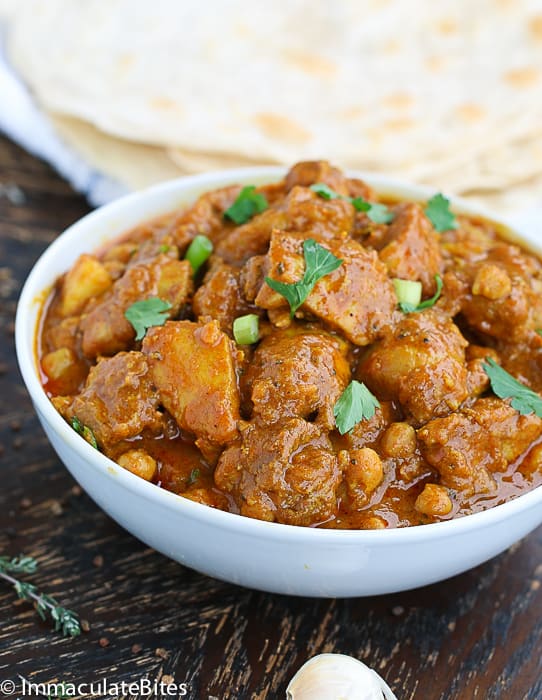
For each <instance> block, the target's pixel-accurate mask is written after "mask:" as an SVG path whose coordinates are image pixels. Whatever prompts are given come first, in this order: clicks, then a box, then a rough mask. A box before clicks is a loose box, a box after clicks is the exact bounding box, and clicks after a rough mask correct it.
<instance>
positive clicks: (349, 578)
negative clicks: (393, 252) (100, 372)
mask: <svg viewBox="0 0 542 700" xmlns="http://www.w3.org/2000/svg"><path fill="white" fill-rule="evenodd" d="M283 174H284V171H283V170H282V169H281V168H270V167H261V168H249V169H241V170H231V171H224V172H220V173H213V174H208V175H207V174H206V175H201V176H195V177H188V178H183V179H180V180H175V181H172V182H167V183H165V184H163V185H159V186H156V187H153V188H151V189H148V190H146V191H144V192H141V193H136V194H133V195H130V196H127V197H124V198H122V199H120V200H118V201H116V202H114V203H112V204H110V205H108V206H106V207H103V208H101V209H98V210H97V211H94V212H92V213H91V214H89V215H88V216H85V217H84V218H83V219H81V221H78V222H77V223H76V224H74V225H73V226H70V228H69V229H68V230H67V231H65V232H64V233H63V234H62V235H61V236H59V238H58V239H57V240H56V241H55V242H54V243H53V244H52V245H51V246H50V247H49V248H48V249H47V250H46V251H45V253H44V254H43V255H42V256H41V258H40V259H39V260H38V262H37V263H36V265H35V267H34V269H33V270H32V272H31V274H30V276H29V278H28V280H27V282H26V284H25V286H24V289H23V292H22V294H21V298H20V301H19V307H18V310H17V321H16V344H17V356H18V360H19V365H20V368H21V372H22V375H23V378H24V381H25V383H26V386H27V388H28V391H29V392H30V396H31V398H32V401H33V403H34V406H35V409H36V412H37V414H38V417H39V419H40V421H41V424H42V426H43V428H44V430H45V432H46V433H47V436H48V437H49V440H50V441H51V444H52V445H53V447H54V448H55V450H56V452H57V454H58V456H59V457H60V459H61V460H62V461H63V462H64V464H65V465H66V467H67V468H68V469H69V471H70V472H71V473H72V475H73V476H74V477H75V479H77V481H78V482H79V483H80V484H81V486H82V487H83V488H84V489H85V491H86V492H87V493H88V494H89V495H90V496H91V497H92V498H93V499H94V501H96V503H97V504H98V505H99V506H100V507H101V508H103V509H104V510H105V511H106V513H108V514H109V515H110V516H111V517H112V518H113V519H114V520H116V521H117V522H118V523H119V524H120V525H122V526H123V527H124V528H126V529H127V530H128V531H129V532H131V533H132V534H133V535H135V536H136V537H138V538H139V539H140V540H142V541H143V542H145V543H146V544H148V545H149V546H151V547H153V548H154V549H156V550H158V551H159V552H162V553H163V554H165V555H166V556H168V557H171V558H172V559H175V560H176V561H178V562H180V563H181V564H184V565H186V566H189V567H191V568H193V569H196V570H197V571H201V572H203V573H205V574H209V575H210V576H214V577H216V578H219V579H223V580H226V581H231V582H233V583H237V584H240V585H243V586H249V587H251V588H258V589H261V590H265V591H272V592H276V593H288V594H294V595H306V596H326V597H327V596H333V597H335V596H337V597H342V596H366V595H374V594H380V593H390V592H394V591H401V590H406V589H409V588H415V587H416V586H422V585H425V584H429V583H432V582H435V581H440V580H442V579H445V578H447V577H449V576H453V575H455V574H458V573H460V572H462V571H466V570H467V569H470V568H471V567H473V566H476V565H477V564H480V563H481V562H483V561H486V560H487V559H490V558H491V557H494V556H495V555H496V554H499V552H502V551H503V550H505V549H506V548H507V547H509V546H510V545H511V544H513V543H514V542H516V541H517V540H519V539H520V538H521V537H523V536H524V535H526V534H527V533H528V532H530V531H531V530H533V529H534V528H535V527H536V526H537V525H539V524H540V523H541V522H542V487H539V488H537V489H535V490H533V491H531V492H529V493H526V494H525V495H523V496H521V497H520V498H517V499H516V500H514V501H510V502H509V503H505V504H504V505H500V506H496V507H495V508H491V509H489V510H487V511H485V512H482V513H476V514H474V515H469V516H467V517H464V518H458V519H456V520H451V521H447V522H442V523H436V524H431V525H422V526H416V527H409V528H402V529H395V530H362V531H355V530H319V529H313V528H303V527H294V526H290V525H280V524H276V523H267V522H261V521H258V520H252V519H250V518H245V517H241V516H239V515H234V514H231V513H224V512H222V511H219V510H215V509H213V508H209V507H208V506H205V505H201V504H199V503H195V502H193V501H190V500H188V499H185V498H182V497H181V496H177V495H175V494H173V493H170V492H168V491H165V490H164V489H161V488H159V487H158V486H155V485H153V484H149V483H147V482H146V481H144V480H143V479H140V478H138V477H137V476H134V475H133V474H131V473H130V472H128V471H126V470H124V469H122V468H121V467H119V466H118V465H116V464H115V463H114V462H112V461H111V460H110V459H108V458H107V457H105V456H104V455H103V454H101V453H99V452H97V451H96V450H95V449H93V448H92V447H91V446H90V445H88V444H87V443H86V442H85V441H84V440H83V439H82V438H81V437H80V436H79V435H77V434H76V433H75V431H74V430H72V429H71V427H69V426H68V425H67V423H66V422H65V421H64V420H63V419H62V418H61V416H60V415H59V414H58V413H57V412H56V411H55V409H54V408H53V406H52V404H51V403H50V402H49V400H48V398H47V396H46V394H45V392H44V390H43V388H42V386H41V384H40V381H39V377H38V371H37V366H36V358H35V354H34V339H35V335H36V322H37V318H38V312H39V307H40V303H41V302H42V300H43V293H44V290H46V289H47V288H49V287H50V286H51V285H52V284H53V282H54V281H55V279H56V278H57V277H58V276H59V275H60V274H61V273H63V272H65V271H66V270H67V269H68V268H69V267H70V266H71V265H72V263H73V262H74V261H75V259H76V258H77V256H78V255H80V254H81V253H83V252H92V251H94V250H96V249H97V248H99V247H100V246H101V245H102V244H103V243H104V242H105V241H108V240H111V239H113V238H115V237H116V236H118V235H119V234H122V233H123V232H125V231H126V230H127V229H129V228H130V227H132V226H134V225H136V224H139V223H141V222H143V221H145V220H146V219H149V218H151V217H153V216H156V215H158V214H161V213H165V212H168V211H171V210H173V209H175V208H177V207H180V206H183V205H187V204H189V203H191V202H193V201H194V199H195V198H196V197H197V196H198V195H199V194H201V193H202V192H205V191H207V190H210V189H213V188H216V187H222V186H224V185H227V184H232V183H245V184H261V183H264V182H271V181H275V180H278V179H280V177H282V175H283ZM353 174H354V175H357V176H360V177H362V178H364V179H365V180H367V181H368V182H369V183H370V184H371V185H372V186H373V187H374V188H375V189H376V190H377V191H378V192H381V193H387V194H392V195H397V196H400V197H410V198H413V199H420V200H425V199H427V198H428V197H429V196H431V195H432V194H433V192H432V191H431V190H428V189H426V188H422V187H417V186H412V185H407V184H404V183H402V182H396V181H394V180H391V179H389V178H387V177H383V176H380V175H378V176H374V175H368V174H365V173H361V174H360V173H353ZM452 201H453V205H454V208H455V211H457V212H464V213H473V214H476V213H481V214H484V212H481V211H479V210H477V209H475V208H473V207H472V206H471V205H470V204H466V203H464V202H462V201H460V200H452ZM517 238H518V239H519V240H523V241H524V242H525V243H527V244H528V245H529V246H530V247H531V248H535V245H534V241H528V240H526V239H525V237H521V236H519V235H518V236H517Z"/></svg>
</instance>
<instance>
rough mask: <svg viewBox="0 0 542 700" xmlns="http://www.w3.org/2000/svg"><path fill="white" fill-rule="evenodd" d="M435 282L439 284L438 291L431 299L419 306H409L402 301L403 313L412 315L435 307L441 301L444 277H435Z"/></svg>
mask: <svg viewBox="0 0 542 700" xmlns="http://www.w3.org/2000/svg"><path fill="white" fill-rule="evenodd" d="M435 282H436V283H437V291H436V292H435V293H434V294H433V296H432V297H431V299H426V300H425V301H422V302H421V303H420V304H418V305H417V306H414V304H409V303H408V302H405V301H400V302H399V308H400V309H401V311H403V312H404V313H405V314H411V313H415V312H417V311H423V310H424V309H430V308H431V307H432V306H434V305H435V304H436V303H437V301H438V300H439V298H440V295H441V293H442V287H443V284H442V277H441V276H440V275H435Z"/></svg>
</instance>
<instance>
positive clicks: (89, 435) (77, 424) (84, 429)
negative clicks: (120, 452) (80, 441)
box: [72, 416, 99, 450]
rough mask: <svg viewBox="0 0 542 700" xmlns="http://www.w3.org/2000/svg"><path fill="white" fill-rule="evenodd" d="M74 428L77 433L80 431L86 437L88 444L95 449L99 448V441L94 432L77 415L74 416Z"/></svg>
mask: <svg viewBox="0 0 542 700" xmlns="http://www.w3.org/2000/svg"><path fill="white" fill-rule="evenodd" d="M72 428H73V429H74V430H75V432H76V433H79V435H81V437H83V438H85V440H86V441H87V442H88V444H89V445H92V447H94V449H95V450H98V449H99V447H98V441H97V440H96V437H95V435H94V433H93V432H92V430H91V429H90V428H89V427H88V426H87V425H83V424H82V423H81V421H80V420H79V418H77V416H74V417H73V418H72Z"/></svg>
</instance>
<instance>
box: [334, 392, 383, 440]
mask: <svg viewBox="0 0 542 700" xmlns="http://www.w3.org/2000/svg"><path fill="white" fill-rule="evenodd" d="M379 407H380V402H379V401H378V399H377V398H376V396H374V395H373V394H372V393H371V392H370V391H369V389H367V387H366V386H365V384H363V383H361V382H358V381H356V380H355V379H354V380H352V381H351V382H350V384H349V385H348V386H347V387H346V389H345V390H344V391H343V393H342V394H341V396H340V397H339V399H338V401H337V402H336V403H335V406H334V408H333V414H334V416H335V425H336V426H337V430H338V431H339V433H340V434H341V435H344V434H345V433H348V432H350V431H351V430H352V428H353V427H354V426H355V425H357V424H358V423H359V422H360V421H362V420H368V419H369V418H372V417H373V416H374V414H375V412H376V409H377V408H379Z"/></svg>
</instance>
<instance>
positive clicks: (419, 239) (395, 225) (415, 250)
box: [379, 202, 443, 296]
mask: <svg viewBox="0 0 542 700" xmlns="http://www.w3.org/2000/svg"><path fill="white" fill-rule="evenodd" d="M379 257H380V260H382V262H383V263H384V264H385V265H386V267H387V268H388V272H389V274H390V276H391V277H398V278H399V279H405V280H418V281H420V282H421V283H422V288H423V293H424V294H425V295H427V296H431V295H432V294H434V292H435V290H436V283H435V275H436V274H438V273H441V272H442V267H443V263H442V256H441V254H440V248H439V239H438V234H437V233H435V231H434V229H433V227H432V225H431V222H430V221H429V219H428V218H427V217H426V216H425V214H424V212H423V209H422V207H421V206H420V205H419V204H415V203H414V202H407V203H404V204H399V205H398V206H397V207H396V211H395V217H394V219H393V221H392V223H391V224H390V226H389V227H388V231H387V234H386V245H385V246H384V248H382V250H381V251H380V253H379Z"/></svg>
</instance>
